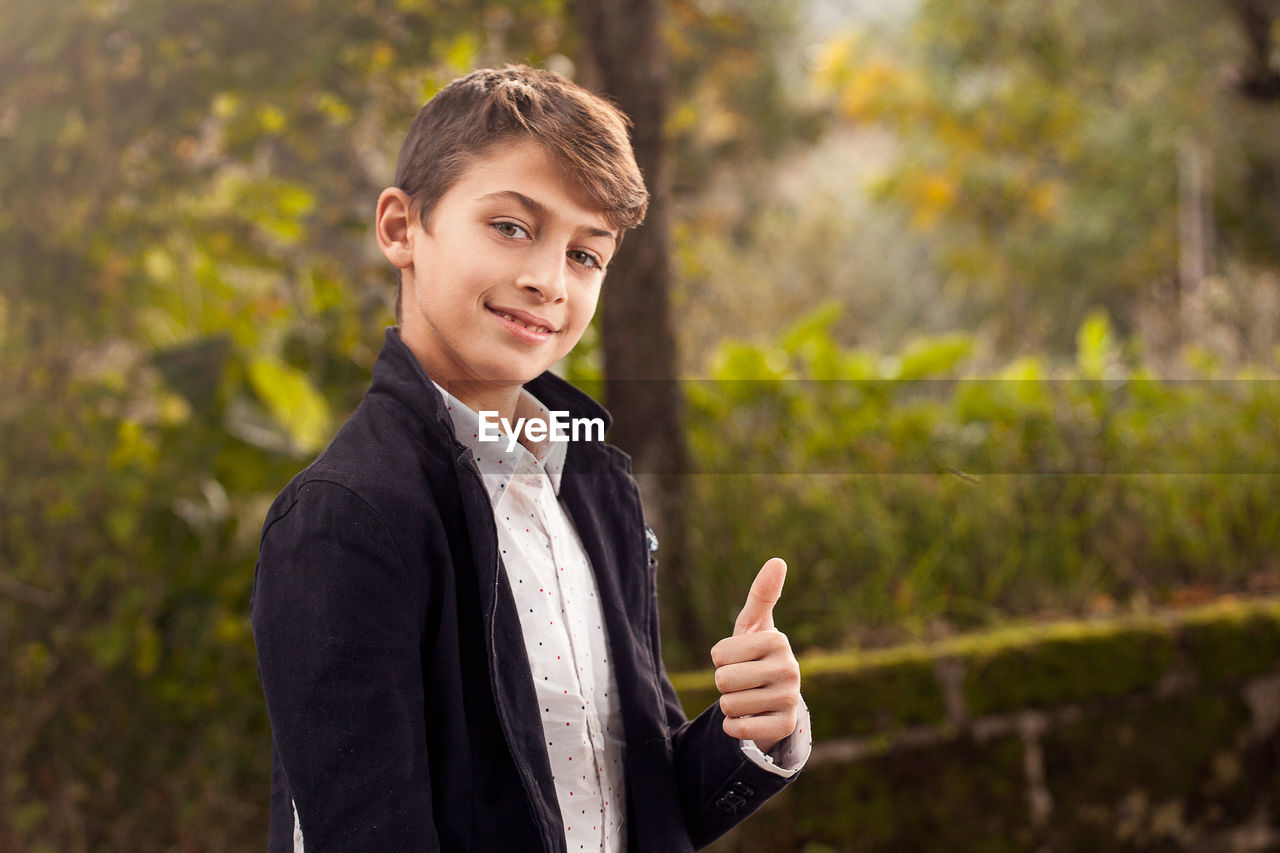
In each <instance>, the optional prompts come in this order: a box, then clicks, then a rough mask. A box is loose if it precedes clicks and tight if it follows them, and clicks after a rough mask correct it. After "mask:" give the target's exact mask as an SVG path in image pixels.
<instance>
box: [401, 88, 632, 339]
mask: <svg viewBox="0 0 1280 853" xmlns="http://www.w3.org/2000/svg"><path fill="white" fill-rule="evenodd" d="M630 126H631V121H630V119H629V118H627V116H626V114H625V113H623V112H622V110H620V109H618V107H617V106H615V105H614V104H612V103H610V102H609V101H607V100H605V99H604V98H602V97H600V96H598V95H595V94H593V93H591V92H588V91H587V90H586V89H584V88H582V87H581V86H579V85H577V84H576V83H574V82H572V81H571V80H569V79H567V78H565V77H563V76H561V75H559V74H557V73H555V72H554V71H545V70H542V69H538V68H530V67H528V66H526V65H507V66H504V67H502V68H482V69H479V70H478V71H473V72H471V73H470V74H468V75H466V76H465V77H459V78H458V79H457V80H454V81H453V82H452V83H450V84H449V85H447V86H445V87H444V88H443V89H441V90H440V91H439V92H438V93H437V94H436V96H435V97H433V98H432V99H431V100H430V101H428V102H427V103H426V104H425V105H424V106H423V107H422V109H421V110H419V111H418V117H417V118H415V119H414V121H413V124H412V125H411V126H410V128H409V133H408V135H407V136H405V140H404V144H403V145H401V146H400V159H399V162H398V163H397V165H396V178H395V185H396V186H397V187H399V188H400V189H402V190H404V191H405V192H406V193H407V194H408V195H409V197H410V198H411V199H412V200H413V205H414V207H415V208H416V209H417V210H418V216H419V218H420V220H421V221H422V224H423V226H424V227H426V225H427V219H428V217H429V216H430V215H431V212H432V210H434V209H435V206H436V204H437V203H438V202H439V201H440V199H441V198H442V197H443V196H444V194H445V193H446V192H448V190H449V188H450V187H451V186H453V184H454V182H455V181H457V180H458V178H459V176H461V174H462V173H463V171H465V170H466V168H467V167H468V166H470V165H471V164H472V163H473V162H474V161H475V160H476V159H478V158H479V157H481V156H482V155H483V154H484V153H485V152H486V151H488V150H489V149H490V148H492V147H493V146H494V145H497V144H498V143H501V142H509V141H511V140H513V139H520V138H528V139H532V140H534V141H535V142H537V143H539V144H540V145H542V146H544V147H545V148H546V150H547V151H548V152H549V153H550V154H551V156H552V158H553V159H554V160H555V161H556V162H558V163H559V164H560V166H561V167H562V168H563V169H564V170H565V171H566V173H567V174H568V176H569V178H570V180H572V181H574V182H576V183H577V184H578V185H579V186H580V187H581V189H582V191H583V193H584V194H585V195H586V197H587V198H588V199H589V200H590V201H591V202H592V203H593V204H594V205H595V206H596V207H597V208H598V209H599V210H600V211H601V212H603V214H604V216H605V218H606V220H607V221H608V222H609V224H610V225H612V226H613V227H614V228H617V229H618V238H617V239H618V240H621V239H622V233H623V231H625V230H626V229H628V228H634V227H636V226H637V225H639V224H640V223H641V221H643V220H644V214H645V211H646V209H647V208H648V206H649V193H648V191H647V190H646V189H645V186H644V178H643V177H642V176H641V174H640V168H639V167H638V166H637V165H636V159H635V154H634V152H633V151H632V149H631V141H630V138H629V136H628V128H629V127H630ZM397 272H398V271H397ZM399 316H400V285H399V275H397V276H396V318H397V320H399Z"/></svg>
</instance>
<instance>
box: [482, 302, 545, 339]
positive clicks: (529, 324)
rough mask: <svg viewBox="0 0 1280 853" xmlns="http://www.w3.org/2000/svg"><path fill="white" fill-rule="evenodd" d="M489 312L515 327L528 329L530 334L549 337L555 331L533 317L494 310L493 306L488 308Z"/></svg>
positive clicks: (499, 309) (539, 319)
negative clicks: (513, 324) (534, 333)
mask: <svg viewBox="0 0 1280 853" xmlns="http://www.w3.org/2000/svg"><path fill="white" fill-rule="evenodd" d="M489 310H490V311H492V312H493V313H494V314H497V315H498V316H499V317H501V318H502V319H504V320H506V321H508V322H510V323H515V324H516V325H517V326H520V327H521V328H525V329H528V330H529V331H531V332H536V333H538V334H541V335H550V334H552V333H553V332H555V331H556V330H555V329H553V328H551V327H550V326H549V325H547V324H546V321H545V320H542V319H541V318H538V317H533V316H531V315H529V314H524V313H523V312H522V313H520V314H518V315H517V314H512V313H511V312H509V311H503V310H502V309H501V308H494V307H493V306H490V307H489Z"/></svg>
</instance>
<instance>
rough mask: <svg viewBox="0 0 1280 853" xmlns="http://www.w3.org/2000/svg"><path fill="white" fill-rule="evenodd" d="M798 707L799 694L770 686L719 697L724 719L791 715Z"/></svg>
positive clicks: (792, 689) (776, 685)
mask: <svg viewBox="0 0 1280 853" xmlns="http://www.w3.org/2000/svg"><path fill="white" fill-rule="evenodd" d="M799 707H800V694H799V693H798V692H797V691H796V690H795V689H794V688H792V687H790V686H786V685H782V684H772V685H769V686H768V687H757V688H755V689H753V690H739V691H736V692H733V693H726V694H724V695H723V696H721V697H720V710H721V712H723V713H724V715H725V716H726V717H730V718H734V717H746V716H765V715H769V714H791V715H794V714H795V712H796V711H797V710H798V709H799Z"/></svg>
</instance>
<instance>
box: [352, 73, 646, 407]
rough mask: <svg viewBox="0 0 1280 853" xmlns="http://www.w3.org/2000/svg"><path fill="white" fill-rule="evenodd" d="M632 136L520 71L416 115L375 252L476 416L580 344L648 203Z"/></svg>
mask: <svg viewBox="0 0 1280 853" xmlns="http://www.w3.org/2000/svg"><path fill="white" fill-rule="evenodd" d="M627 125H628V121H627V119H626V117H625V116H624V115H623V114H622V112H621V111H620V110H618V108H617V107H615V106H613V105H612V104H610V103H609V102H608V101H605V100H603V99H601V98H599V97H597V96H595V95H593V94H591V93H590V92H587V91H586V90H584V89H582V88H580V87H578V86H576V85H574V84H573V83H571V82H569V81H568V80H566V79H565V78H563V77H561V76H559V75H557V74H554V73H552V72H548V71H539V70H536V69H532V68H525V67H520V66H508V67H506V68H502V69H497V70H483V71H477V72H474V73H472V74H470V75H468V76H466V77H463V78H461V79H459V80H456V81H454V82H453V83H451V84H449V85H448V86H446V87H445V88H444V89H443V90H442V91H441V92H440V93H439V94H438V95H436V97H434V98H433V99H432V100H431V101H430V102H429V103H428V104H427V105H426V106H425V107H423V108H422V110H421V111H420V112H419V114H418V117H417V119H416V120H415V121H414V123H413V126H412V128H411V129H410V131H409V135H408V137H407V138H406V139H405V142H404V145H403V147H402V148H401V152H400V164H399V167H398V169H397V172H396V185H395V186H393V187H388V188H387V189H385V190H383V191H382V194H381V195H380V196H379V198H378V206H377V214H376V232H377V238H378V244H379V247H380V248H381V249H382V251H383V253H384V254H385V255H386V257H387V259H388V260H389V261H391V263H392V265H394V266H395V267H396V269H397V272H398V287H397V292H396V320H397V322H398V323H399V324H400V333H401V338H402V339H403V340H404V342H405V343H406V344H407V345H408V346H409V348H410V349H411V350H412V351H413V352H414V354H415V355H416V356H417V357H418V360H419V361H420V362H421V363H422V365H423V367H424V368H425V369H426V370H427V373H428V375H430V376H431V377H432V378H433V379H436V380H437V381H443V382H448V383H456V384H455V386H454V387H463V388H465V389H467V393H468V394H471V395H474V396H473V397H472V398H470V399H468V398H466V397H463V396H462V394H460V393H457V392H455V393H456V394H457V396H459V397H460V399H463V401H464V402H466V403H467V404H468V405H471V404H472V403H473V402H481V401H482V400H481V398H482V397H488V398H489V400H490V401H492V400H497V401H498V402H499V405H496V406H495V405H489V404H488V402H486V405H487V407H488V408H500V406H501V404H502V401H503V400H505V401H507V402H511V401H512V400H513V397H512V394H515V393H516V392H517V391H518V388H519V385H521V384H523V383H524V382H526V381H528V380H529V379H532V378H533V377H535V376H537V375H538V374H539V373H541V372H542V371H543V370H546V369H547V368H548V367H550V366H551V365H552V364H554V363H555V362H556V361H558V360H559V359H560V358H562V357H563V356H564V355H565V354H566V353H567V352H568V351H569V350H570V349H572V348H573V346H574V345H575V344H576V343H577V342H578V340H579V339H580V338H581V336H582V333H583V331H585V329H586V327H587V324H588V323H589V322H590V320H591V316H592V314H594V312H595V307H596V300H597V298H598V296H599V292H600V286H601V284H602V283H603V280H604V272H605V268H606V267H607V266H608V264H609V261H610V260H611V259H612V257H613V255H614V253H615V252H616V251H617V248H618V243H619V242H620V241H621V239H622V234H623V232H624V230H625V229H627V228H631V227H634V226H636V225H638V224H639V223H640V221H641V219H642V218H643V217H644V213H645V209H646V207H647V205H648V193H647V192H646V191H645V187H644V182H643V179H642V178H641V175H640V170H639V168H638V167H637V166H636V162H635V155H634V154H633V152H632V150H631V143H630V140H629V139H628V134H627ZM451 390H454V389H453V387H451ZM473 408H475V406H473ZM477 410H478V409H477Z"/></svg>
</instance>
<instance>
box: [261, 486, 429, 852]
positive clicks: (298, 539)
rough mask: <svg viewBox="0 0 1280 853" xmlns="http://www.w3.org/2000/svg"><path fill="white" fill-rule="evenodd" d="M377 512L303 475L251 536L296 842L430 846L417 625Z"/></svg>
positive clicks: (269, 699) (268, 680) (313, 846)
mask: <svg viewBox="0 0 1280 853" xmlns="http://www.w3.org/2000/svg"><path fill="white" fill-rule="evenodd" d="M421 612H422V611H421V609H420V605H419V603H418V602H417V601H416V596H415V595H414V590H413V589H412V588H411V586H410V583H409V580H408V573H407V572H406V567H405V565H404V563H403V560H402V559H401V557H400V554H399V553H398V552H397V550H396V547H395V543H394V541H393V539H392V537H391V535H390V533H389V531H388V530H387V528H386V525H385V524H384V523H383V521H382V519H381V517H380V516H379V515H378V513H376V512H375V511H374V510H373V508H371V507H370V506H369V504H368V503H367V502H366V501H365V500H363V499H362V498H361V497H360V496H359V495H357V494H356V493H355V492H353V491H351V490H350V489H348V488H347V487H346V486H343V485H341V484H338V483H334V482H328V481H310V482H308V483H305V484H304V485H302V486H301V488H300V489H299V490H298V491H297V493H296V499H295V500H294V502H293V504H292V505H291V506H288V507H286V508H284V509H283V510H282V511H278V512H277V513H276V514H274V515H273V516H272V517H271V518H270V519H269V520H268V523H267V527H266V528H265V529H264V531H263V536H262V544H261V550H260V553H259V558H258V566H257V569H256V570H255V573H254V585H253V594H252V597H251V600H250V613H251V617H252V622H253V634H254V640H255V642H256V644H257V651H258V672H259V678H260V680H261V682H262V689H263V693H264V694H265V696H266V704H267V713H268V716H269V718H270V721H271V729H272V735H273V737H274V740H275V748H276V751H277V753H278V756H279V760H280V763H281V767H282V770H283V772H284V776H285V778H286V780H287V786H288V790H289V795H290V796H291V797H292V800H293V807H294V809H295V811H296V815H297V823H298V828H299V829H300V830H301V835H302V839H303V846H304V848H305V850H306V851H307V853H312V851H337V850H398V851H399V850H404V851H434V850H439V849H440V845H439V841H438V839H437V836H436V832H435V829H434V821H433V818H432V808H431V789H430V781H429V773H428V767H427V744H426V728H425V727H426V723H425V714H424V686H423V679H422V662H421V632H422V618H421Z"/></svg>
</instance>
